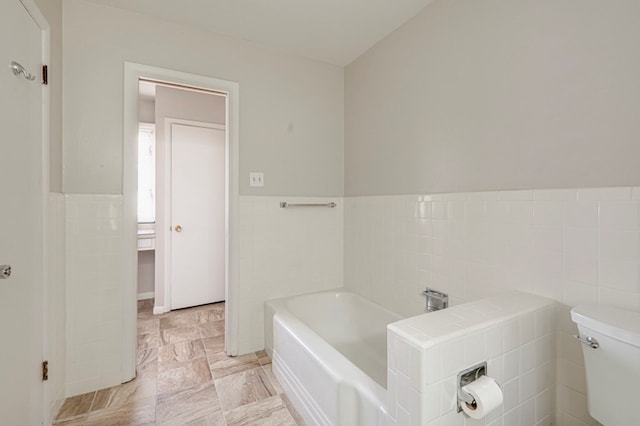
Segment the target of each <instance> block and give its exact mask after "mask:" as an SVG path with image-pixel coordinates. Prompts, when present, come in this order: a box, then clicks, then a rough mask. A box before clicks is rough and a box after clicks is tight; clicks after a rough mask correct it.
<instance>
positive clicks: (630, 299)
mask: <svg viewBox="0 0 640 426" xmlns="http://www.w3.org/2000/svg"><path fill="white" fill-rule="evenodd" d="M598 304H600V305H605V306H612V307H616V308H621V309H627V310H630V311H637V310H639V309H640V292H638V291H635V292H628V291H620V290H616V289H613V288H608V287H598Z"/></svg>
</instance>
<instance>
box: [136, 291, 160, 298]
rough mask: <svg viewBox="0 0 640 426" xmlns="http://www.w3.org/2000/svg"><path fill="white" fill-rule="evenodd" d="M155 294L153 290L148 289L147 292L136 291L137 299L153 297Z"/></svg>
mask: <svg viewBox="0 0 640 426" xmlns="http://www.w3.org/2000/svg"><path fill="white" fill-rule="evenodd" d="M155 296H156V294H155V293H154V292H153V291H150V292H148V293H138V300H147V299H153V298H154V297H155Z"/></svg>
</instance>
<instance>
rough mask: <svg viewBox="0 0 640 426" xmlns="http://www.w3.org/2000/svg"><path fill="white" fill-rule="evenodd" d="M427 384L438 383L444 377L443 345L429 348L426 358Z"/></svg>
mask: <svg viewBox="0 0 640 426" xmlns="http://www.w3.org/2000/svg"><path fill="white" fill-rule="evenodd" d="M426 375H427V384H429V385H431V384H434V383H437V382H439V381H440V379H441V378H442V346H441V345H438V346H434V347H431V348H429V349H427V359H426Z"/></svg>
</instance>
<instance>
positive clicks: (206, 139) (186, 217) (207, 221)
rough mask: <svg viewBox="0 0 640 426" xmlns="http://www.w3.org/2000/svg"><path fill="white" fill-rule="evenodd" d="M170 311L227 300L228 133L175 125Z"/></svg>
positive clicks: (172, 173) (172, 141)
mask: <svg viewBox="0 0 640 426" xmlns="http://www.w3.org/2000/svg"><path fill="white" fill-rule="evenodd" d="M170 144H171V195H170V203H171V226H172V231H171V283H170V286H171V309H180V308H185V307H189V306H197V305H203V304H206V303H213V302H219V301H222V300H224V296H225V294H224V291H225V131H224V130H221V129H215V128H210V127H200V126H195V125H184V124H175V123H173V124H172V125H171V135H170Z"/></svg>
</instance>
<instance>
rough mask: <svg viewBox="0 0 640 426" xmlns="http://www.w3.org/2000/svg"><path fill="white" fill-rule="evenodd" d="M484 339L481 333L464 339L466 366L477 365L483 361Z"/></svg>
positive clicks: (484, 352) (484, 351)
mask: <svg viewBox="0 0 640 426" xmlns="http://www.w3.org/2000/svg"><path fill="white" fill-rule="evenodd" d="M485 354H486V350H485V338H484V333H483V332H475V333H473V334H470V335H468V336H466V337H465V338H464V360H465V363H466V364H467V365H473V364H477V363H479V362H481V361H483V360H484V359H485V356H486V355H485Z"/></svg>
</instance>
